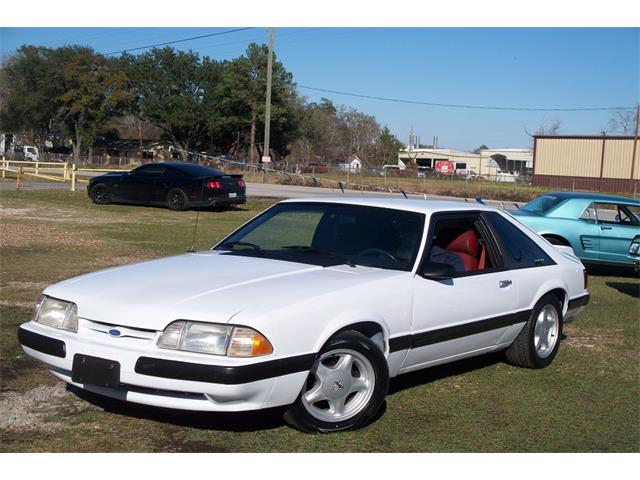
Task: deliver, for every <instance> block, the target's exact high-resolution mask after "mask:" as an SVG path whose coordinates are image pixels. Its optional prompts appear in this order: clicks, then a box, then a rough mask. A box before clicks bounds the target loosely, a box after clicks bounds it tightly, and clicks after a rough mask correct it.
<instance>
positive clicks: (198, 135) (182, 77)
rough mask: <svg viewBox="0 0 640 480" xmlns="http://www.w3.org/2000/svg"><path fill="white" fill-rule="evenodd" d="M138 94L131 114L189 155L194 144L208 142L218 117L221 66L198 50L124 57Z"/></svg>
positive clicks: (153, 51)
mask: <svg viewBox="0 0 640 480" xmlns="http://www.w3.org/2000/svg"><path fill="white" fill-rule="evenodd" d="M121 62H122V64H123V65H124V68H125V69H126V71H127V73H128V76H129V77H130V79H131V84H132V87H133V89H134V90H135V91H136V92H137V97H136V98H135V101H134V102H133V104H132V105H131V106H130V110H131V113H133V114H134V115H137V116H139V117H141V118H142V119H144V120H146V121H148V122H150V123H152V124H153V125H156V126H157V127H158V128H160V129H161V130H162V132H163V133H164V135H165V136H166V137H167V138H168V139H169V140H170V141H171V142H172V143H173V144H174V145H175V146H176V147H177V148H178V149H179V150H180V151H181V154H182V157H183V158H188V152H189V151H190V150H191V149H192V148H197V147H204V146H208V144H209V140H208V138H209V137H208V132H209V130H208V122H209V121H210V119H209V116H210V115H215V114H216V112H215V109H212V108H211V106H212V105H215V103H216V100H215V99H214V98H211V97H212V96H213V95H214V88H215V85H216V84H217V82H218V81H219V78H220V75H221V71H222V66H221V64H220V63H219V62H216V61H214V60H210V59H208V58H206V57H205V58H204V59H203V60H200V58H199V57H198V55H197V54H195V53H193V52H179V51H175V50H174V49H173V48H170V47H165V48H163V49H157V48H156V49H152V50H151V51H149V52H146V53H143V54H141V55H138V56H131V55H125V56H123V58H122V59H121Z"/></svg>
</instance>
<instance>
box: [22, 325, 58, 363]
mask: <svg viewBox="0 0 640 480" xmlns="http://www.w3.org/2000/svg"><path fill="white" fill-rule="evenodd" d="M18 341H19V342H20V344H21V345H24V346H25V347H29V348H32V349H34V350H37V351H39V352H42V353H46V354H47V355H53V356H54V357H60V358H64V357H65V356H66V355H67V347H66V345H65V343H64V342H63V341H62V340H58V339H56V338H51V337H47V336H45V335H40V334H39V333H34V332H31V331H29V330H26V329H24V328H22V327H19V328H18Z"/></svg>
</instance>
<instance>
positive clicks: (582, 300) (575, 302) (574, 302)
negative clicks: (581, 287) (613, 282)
mask: <svg viewBox="0 0 640 480" xmlns="http://www.w3.org/2000/svg"><path fill="white" fill-rule="evenodd" d="M590 298H591V295H589V294H588V293H587V294H586V295H583V296H581V297H577V298H573V299H571V300H569V306H568V309H569V310H573V309H574V308H578V307H583V306H585V305H587V304H588V303H589V299H590Z"/></svg>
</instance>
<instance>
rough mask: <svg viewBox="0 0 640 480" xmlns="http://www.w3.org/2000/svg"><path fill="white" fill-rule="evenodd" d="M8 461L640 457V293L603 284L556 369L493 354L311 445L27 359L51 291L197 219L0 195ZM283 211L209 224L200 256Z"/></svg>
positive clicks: (412, 385) (271, 415)
mask: <svg viewBox="0 0 640 480" xmlns="http://www.w3.org/2000/svg"><path fill="white" fill-rule="evenodd" d="M0 195H1V197H0V207H1V210H0V220H1V226H0V260H1V266H0V269H1V270H0V275H1V290H0V326H1V328H0V362H1V364H0V367H1V369H0V380H1V385H0V411H2V416H0V451H3V452H43V451H53V452H77V451H82V452H86V451H89V452H96V451H99V452H103V451H104V452H114V451H115V452H129V451H131V452H247V451H251V452H301V451H311V452H325V451H330V452H530V451H534V452H539V451H542V452H590V451H599V452H610V451H617V452H638V451H639V450H640V403H639V399H640V381H639V380H640V298H639V296H640V295H639V291H640V281H639V280H638V279H636V278H629V277H617V276H607V275H594V276H591V278H590V290H591V294H592V300H591V303H590V305H589V306H588V307H587V309H586V311H585V312H584V313H583V314H582V315H581V316H580V317H579V318H578V320H577V321H576V322H575V323H573V324H570V325H568V326H567V327H566V329H565V334H566V338H565V339H564V341H563V343H562V346H561V348H560V352H559V354H558V357H557V358H556V360H555V361H554V363H553V364H552V365H551V366H550V367H548V368H546V369H543V370H525V369H520V368H516V367H512V366H510V365H508V364H506V363H504V362H503V360H502V357H501V356H500V355H487V356H483V357H479V358H475V359H470V360H465V361H462V362H458V363H455V364H451V365H447V366H443V367H436V368H432V369H429V370H424V371H422V372H417V373H412V374H408V375H404V376H401V377H398V378H396V379H394V380H392V382H391V388H390V392H389V395H388V397H387V407H386V412H385V413H384V415H383V416H382V418H380V419H379V420H378V421H377V422H375V423H374V424H372V425H370V426H368V427H366V428H364V429H361V430H358V431H354V432H345V433H340V434H333V435H307V434H302V433H299V432H297V431H296V430H293V429H291V428H289V427H288V426H286V425H284V424H283V422H282V420H281V413H282V412H281V411H280V410H277V409H276V410H268V411H262V412H253V413H242V414H201V413H184V412H177V411H168V410H162V409H157V408H153V407H146V406H139V405H134V404H125V403H121V402H117V401H114V400H108V399H104V398H101V397H98V396H96V395H92V394H88V393H86V392H82V391H78V390H75V389H72V390H69V389H66V388H65V386H64V384H63V382H61V381H59V380H57V379H56V378H55V377H53V376H52V375H51V374H49V373H48V371H47V370H46V368H45V367H44V366H43V365H42V364H40V363H39V362H36V361H34V360H31V359H30V358H29V357H27V356H25V355H24V354H23V353H22V350H21V349H20V347H19V346H18V343H17V339H16V327H17V326H18V325H19V324H20V323H22V322H24V321H25V320H27V319H28V318H29V316H30V313H31V308H32V306H33V304H34V303H35V301H36V300H37V298H38V296H39V295H40V292H41V291H42V290H43V289H44V288H45V287H46V286H47V285H49V284H50V283H53V282H56V281H59V280H62V279H64V278H68V277H70V276H73V275H77V274H80V273H84V272H88V271H92V270H96V269H98V268H103V267H107V266H112V265H120V264H124V263H131V262H137V261H141V260H145V259H149V258H154V257H159V256H164V255H170V254H176V253H181V252H184V251H186V250H187V249H188V248H189V247H190V246H191V242H192V237H193V224H194V220H195V217H196V212H193V211H191V212H172V211H169V210H166V209H161V208H151V207H131V206H101V207H99V206H95V205H93V204H91V203H90V202H89V200H88V198H87V197H86V195H85V194H83V193H77V192H76V193H75V194H74V193H71V192H67V191H21V192H1V193H0ZM273 202H274V200H269V199H265V200H252V201H250V202H249V203H248V204H247V205H246V206H243V207H242V208H237V209H231V210H228V211H224V212H210V211H202V212H200V224H199V228H198V235H197V240H196V243H195V248H196V249H205V248H208V247H209V246H211V245H212V244H214V243H215V242H216V241H217V240H219V239H220V238H222V237H223V236H224V235H225V234H227V233H228V232H229V231H231V230H232V229H234V228H235V227H237V226H239V225H240V224H242V223H244V222H245V221H246V220H248V219H249V218H251V217H252V216H254V215H255V214H256V213H258V212H259V211H261V210H263V209H264V208H266V207H267V206H269V205H271V204H272V203H273Z"/></svg>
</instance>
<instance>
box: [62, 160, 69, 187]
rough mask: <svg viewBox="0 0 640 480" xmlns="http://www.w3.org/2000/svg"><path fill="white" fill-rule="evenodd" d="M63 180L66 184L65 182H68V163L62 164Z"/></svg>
mask: <svg viewBox="0 0 640 480" xmlns="http://www.w3.org/2000/svg"><path fill="white" fill-rule="evenodd" d="M63 178H64V181H65V182H66V181H67V180H69V162H64V174H63Z"/></svg>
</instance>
